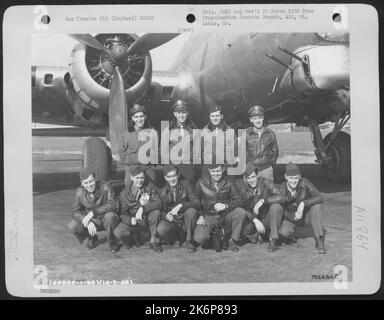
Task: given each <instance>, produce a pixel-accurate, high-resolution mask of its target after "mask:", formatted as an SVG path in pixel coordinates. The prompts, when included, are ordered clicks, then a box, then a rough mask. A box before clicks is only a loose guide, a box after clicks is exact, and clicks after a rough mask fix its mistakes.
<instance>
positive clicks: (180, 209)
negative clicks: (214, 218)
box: [157, 164, 200, 253]
mask: <svg viewBox="0 0 384 320" xmlns="http://www.w3.org/2000/svg"><path fill="white" fill-rule="evenodd" d="M163 174H164V178H165V180H166V181H167V185H166V186H165V187H164V188H162V189H161V190H160V192H159V193H160V198H161V201H162V204H163V217H162V218H163V220H161V222H160V223H159V225H158V227H157V233H158V235H159V237H160V238H161V239H170V238H172V236H174V235H179V237H178V238H179V241H182V239H180V238H181V236H180V235H181V234H183V233H184V232H185V233H186V242H187V250H188V252H189V253H193V252H195V251H196V247H195V245H194V244H193V241H192V240H193V238H192V236H193V231H194V229H195V225H196V221H197V218H198V210H199V209H200V200H199V199H198V198H197V196H196V194H195V192H194V191H193V188H192V186H191V184H190V182H189V181H188V180H180V175H179V172H178V168H177V167H176V166H175V165H172V164H170V165H166V166H164V168H163Z"/></svg>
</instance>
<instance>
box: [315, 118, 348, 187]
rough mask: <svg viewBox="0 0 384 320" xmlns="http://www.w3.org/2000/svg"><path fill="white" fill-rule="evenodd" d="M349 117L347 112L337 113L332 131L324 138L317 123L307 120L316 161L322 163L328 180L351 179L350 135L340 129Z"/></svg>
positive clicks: (342, 180) (346, 180)
mask: <svg viewBox="0 0 384 320" xmlns="http://www.w3.org/2000/svg"><path fill="white" fill-rule="evenodd" d="M349 118H350V115H349V112H348V113H347V112H345V113H343V114H340V115H338V117H337V119H336V121H335V125H334V128H333V130H332V132H331V133H329V134H327V135H326V137H325V138H324V140H323V137H322V135H321V132H320V128H319V126H318V124H317V123H316V122H314V121H311V120H308V124H309V127H310V129H311V133H312V142H313V145H314V146H315V155H316V158H317V162H319V163H320V164H321V165H322V167H323V169H324V170H325V173H326V176H327V178H328V180H330V181H334V182H349V181H350V180H351V136H350V135H349V134H348V133H346V132H343V131H341V129H342V128H343V127H344V125H345V124H346V123H347V122H348V120H349Z"/></svg>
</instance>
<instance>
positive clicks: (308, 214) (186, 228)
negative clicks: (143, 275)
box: [68, 100, 326, 253]
mask: <svg viewBox="0 0 384 320" xmlns="http://www.w3.org/2000/svg"><path fill="white" fill-rule="evenodd" d="M173 108H174V109H173V114H174V119H172V121H171V122H170V128H169V129H170V130H172V129H180V130H181V132H182V131H183V130H187V131H188V132H191V131H192V130H193V129H196V128H197V126H196V125H195V124H194V123H193V122H192V121H191V120H190V119H189V117H188V116H189V112H188V106H187V104H186V102H185V101H182V100H178V101H177V102H176V103H175V105H174V106H173ZM209 111H210V117H209V119H210V120H209V123H208V124H207V125H206V126H205V127H204V128H203V130H211V131H216V132H217V131H220V130H222V131H225V130H227V129H228V128H229V126H228V125H227V124H226V123H225V121H224V119H223V114H222V111H221V108H220V106H218V105H215V106H213V107H211V108H210V110H209ZM248 114H249V118H250V122H251V124H252V125H251V126H250V127H249V128H248V129H247V130H246V142H247V146H246V151H247V153H246V155H247V165H246V169H245V172H244V174H243V176H244V182H245V187H243V188H241V190H239V189H238V187H237V185H236V183H235V182H234V179H233V178H232V177H230V176H227V175H226V174H225V171H226V170H225V165H223V164H217V163H216V160H215V155H214V154H213V155H212V164H209V165H204V169H203V172H202V173H201V177H200V178H199V179H198V181H197V182H195V179H196V177H197V172H196V170H197V166H196V165H193V164H191V165H186V164H184V165H174V164H169V165H165V166H163V167H162V174H163V176H164V179H165V181H166V184H165V186H164V187H162V188H160V189H158V188H156V185H155V183H154V182H155V180H156V179H155V174H154V169H153V166H150V165H141V164H140V163H139V160H138V155H137V154H138V150H139V149H140V144H141V142H140V141H139V139H138V134H139V132H140V131H141V130H143V129H144V128H148V127H149V125H148V122H147V119H146V117H147V115H146V110H145V107H143V106H141V105H135V106H134V107H133V108H132V109H131V110H130V116H131V120H132V121H131V122H130V123H129V125H128V130H127V131H126V132H125V134H124V136H123V137H122V142H121V155H120V157H121V159H122V160H123V161H124V163H125V168H126V170H125V188H124V189H123V190H122V191H121V193H120V195H119V201H118V202H117V203H116V202H115V199H114V191H113V188H112V187H111V185H110V183H109V182H106V181H99V180H97V179H96V177H95V174H94V172H92V170H91V169H90V168H83V169H82V170H81V171H80V181H81V186H80V187H79V188H78V189H77V190H76V195H75V200H74V205H73V214H72V218H73V219H72V220H71V221H70V222H69V225H68V227H69V229H70V230H71V232H72V233H73V234H74V235H75V236H76V237H77V239H78V240H79V242H80V243H83V242H84V241H85V240H86V239H88V242H87V248H88V249H93V248H94V247H95V246H96V244H97V240H98V237H97V232H98V231H100V230H106V232H107V240H108V243H109V246H110V249H111V251H112V252H116V251H118V250H119V248H120V247H121V245H123V246H124V247H126V248H130V247H131V246H132V245H141V244H142V243H144V242H146V241H148V240H149V243H150V248H151V249H152V250H154V251H155V252H162V251H163V249H162V247H161V244H162V243H164V242H168V243H173V242H174V241H176V240H178V241H179V244H181V243H182V242H184V240H185V242H186V245H187V251H188V252H189V253H193V252H195V251H196V248H197V247H198V246H199V245H201V246H202V247H203V248H209V247H212V239H214V238H215V236H216V235H217V234H218V232H217V230H222V231H223V232H222V233H221V235H222V238H221V240H222V241H223V243H224V245H225V247H226V248H228V249H229V250H231V251H234V252H236V251H238V250H239V242H243V241H249V242H251V243H254V244H256V243H258V242H263V241H267V242H269V245H268V251H269V252H274V251H276V250H277V246H278V244H279V242H281V241H285V242H287V243H292V242H293V243H294V242H296V238H295V226H296V225H304V224H305V225H310V226H311V227H312V229H313V234H314V237H315V247H316V249H317V251H318V252H319V253H325V252H326V251H325V246H324V229H323V224H322V205H321V204H322V202H323V200H322V198H321V196H320V193H319V192H318V190H317V189H316V188H315V187H314V186H313V184H312V183H311V182H310V181H308V179H306V178H304V177H302V176H301V173H300V169H299V167H298V166H297V165H296V164H293V163H289V164H287V166H286V171H285V179H286V181H285V182H283V183H282V184H281V185H280V186H276V185H275V184H274V183H273V166H274V165H275V163H276V160H277V158H278V146H277V141H276V136H275V134H274V132H273V131H272V130H271V129H269V128H267V127H265V126H264V110H263V108H262V107H260V106H254V107H251V108H250V109H249V112H248ZM191 137H192V134H191ZM171 143H172V142H170V144H171ZM224 146H225V147H228V144H226V143H225V144H224ZM211 150H213V151H214V150H216V147H213V148H212V149H211Z"/></svg>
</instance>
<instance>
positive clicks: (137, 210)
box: [114, 165, 163, 252]
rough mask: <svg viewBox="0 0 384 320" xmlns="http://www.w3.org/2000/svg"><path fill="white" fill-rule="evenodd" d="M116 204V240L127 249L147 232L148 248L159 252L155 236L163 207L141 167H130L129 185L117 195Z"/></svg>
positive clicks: (143, 168)
mask: <svg viewBox="0 0 384 320" xmlns="http://www.w3.org/2000/svg"><path fill="white" fill-rule="evenodd" d="M119 203H120V218H121V222H120V224H119V225H118V226H117V227H116V229H115V230H114V234H115V236H116V237H117V238H118V239H119V240H120V241H121V242H122V243H123V245H124V246H125V247H126V248H130V247H131V246H132V244H133V242H134V240H135V239H139V238H140V237H143V234H144V232H146V231H147V229H149V232H150V237H151V238H150V248H151V249H152V250H154V251H155V252H162V251H163V250H162V248H161V246H160V239H159V238H158V236H157V232H156V229H157V225H158V224H159V222H160V219H161V211H160V210H161V207H162V205H161V201H160V198H159V195H158V193H157V190H156V187H155V185H154V184H153V183H152V182H150V181H148V179H147V177H146V176H145V167H144V166H140V165H135V166H131V168H130V183H128V184H127V185H126V187H125V188H124V189H123V190H122V191H121V192H120V197H119Z"/></svg>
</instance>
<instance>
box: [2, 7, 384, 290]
mask: <svg viewBox="0 0 384 320" xmlns="http://www.w3.org/2000/svg"><path fill="white" fill-rule="evenodd" d="M215 8H216V9H217V10H216V11H207V10H202V12H203V17H204V12H205V17H206V18H203V26H204V21H205V23H206V24H209V23H211V22H209V21H211V20H212V21H213V19H214V18H215V19H217V18H219V19H224V18H221V17H225V16H226V15H229V17H230V14H231V12H232V13H233V14H235V13H236V10H232V11H231V10H230V9H226V11H220V10H218V9H219V8H218V7H215ZM228 10H230V11H228ZM242 10H243V9H242ZM272 11H273V10H272ZM272 11H269V12H272ZM42 12H43V11H42ZM111 12H112V11H108V12H106V13H105V15H103V12H99V15H98V16H97V19H98V20H100V19H104V20H106V21H108V20H109V21H110V20H111V19H112V20H119V21H120V23H123V21H129V20H130V19H132V20H135V19H136V16H135V18H133V17H131V16H130V15H128V14H126V15H125V14H123V13H122V12H113V14H110V13H111ZM252 12H253V11H252ZM282 12H283V11H281V10H280V11H279V14H282ZM284 12H286V13H287V12H288V11H284ZM300 12H301V13H303V12H304V13H306V12H310V11H309V9H308V10H307V11H305V10H304V11H300ZM330 12H332V11H330ZM216 13H217V15H216ZM349 13H350V12H349ZM220 14H222V16H220ZM236 14H239V15H240V17H242V15H245V14H246V13H245V11H244V10H243V11H241V12H240V13H239V12H237V13H236ZM252 14H254V15H256V14H257V11H255V12H253V13H252ZM79 16H80V17H81V14H78V15H77V19H78V17H79ZM89 16H91V15H89ZM261 16H262V15H261ZM47 17H48V16H43V17H42V18H41V21H42V22H41V23H42V24H46V25H48V26H49V23H50V18H49V17H48V18H47ZM62 17H63V18H64V19H65V21H66V22H68V21H69V22H70V19H71V18H73V17H75V18H74V19H76V14H74V15H73V16H72V17H69V16H67V15H63V16H62ZM198 17H200V16H199V15H198ZM211 17H212V19H211ZM273 17H274V16H273V15H271V16H270V17H269V18H268V19H274V18H273ZM298 17H299V18H300V15H298ZM350 18H351V16H350ZM82 19H85V17H83V18H82ZM87 19H88V18H87ZM89 19H91V18H89ZM188 19H190V18H188ZM231 19H233V18H231ZM240 19H241V18H240ZM249 19H250V18H249ZM263 19H267V16H265V17H263ZM333 19H334V21H338V20H337V19H336V18H333ZM90 21H92V20H90ZM191 21H192V20H191ZM350 21H351V20H350ZM69 22H68V23H69ZM86 22H87V23H88V22H89V21H86ZM51 23H52V22H51ZM82 23H84V21H82ZM89 23H90V22H89ZM110 23H112V22H111V21H110ZM127 23H128V22H127ZM132 23H133V22H132ZM187 23H190V21H189V20H188V22H187ZM200 23H201V21H200ZM212 23H213V22H212ZM333 23H336V22H333ZM190 25H191V28H192V23H190ZM218 26H219V25H218ZM48 28H49V27H48ZM196 29H197V30H199V31H195V30H193V28H192V30H193V31H191V30H188V29H186V28H184V29H181V28H179V29H178V32H175V31H171V32H160V30H161V29H156V28H153V30H152V32H146V31H147V30H148V28H147V29H143V31H142V32H136V30H137V28H135V29H134V30H135V31H134V32H132V31H130V30H129V28H125V29H123V30H122V28H121V27H120V28H116V32H114V31H113V29H111V27H109V28H106V30H105V32H103V31H102V32H100V28H97V31H92V28H91V29H90V32H85V31H84V28H79V31H76V32H74V31H73V30H74V28H71V29H70V30H68V32H63V31H62V29H58V30H59V31H55V32H43V31H40V32H33V30H31V31H32V32H31V35H30V50H29V51H27V52H26V53H27V54H30V57H26V59H27V63H26V65H28V64H29V70H28V72H26V74H25V76H29V79H30V80H29V81H30V82H29V83H30V88H29V89H28V91H26V92H27V93H25V94H26V95H28V96H29V101H30V111H29V112H30V122H29V123H30V130H29V131H28V132H29V136H27V137H26V139H28V141H30V142H31V148H30V149H28V148H27V151H26V152H27V156H28V158H27V159H30V162H29V165H28V166H27V170H31V172H30V180H31V183H32V185H31V187H32V194H31V195H29V196H28V197H29V199H30V201H31V203H32V206H31V208H30V210H31V212H30V213H29V214H28V219H27V222H28V223H29V224H30V227H29V228H27V229H22V230H27V235H24V236H28V237H29V238H28V239H30V241H29V245H30V247H31V250H28V259H31V263H32V266H33V276H32V277H33V283H31V285H33V286H34V287H35V288H36V289H38V288H40V290H43V291H41V292H42V293H44V289H47V288H59V289H58V291H57V293H60V288H61V289H62V288H69V287H74V288H80V287H82V290H84V289H85V288H87V287H88V288H89V289H91V288H92V287H96V286H99V285H103V286H116V287H120V288H121V287H122V288H123V290H126V292H129V293H127V294H128V295H141V294H142V291H140V293H138V292H136V293H135V292H133V291H132V290H133V289H130V288H133V287H134V286H135V285H147V286H146V289H145V290H148V291H146V293H144V295H151V292H152V291H151V290H152V289H151V288H152V287H151V285H184V286H185V287H184V289H183V290H182V292H184V294H185V293H186V292H188V286H190V288H193V285H230V284H236V292H237V293H239V292H241V287H242V286H244V288H245V287H246V286H247V290H249V291H247V292H251V293H252V292H255V291H253V288H254V289H255V290H256V289H257V288H261V287H258V286H259V285H263V284H267V285H268V284H273V285H275V286H276V288H277V287H278V286H284V285H291V284H298V285H309V286H310V285H314V286H316V285H319V286H324V287H321V288H322V289H321V290H325V291H324V292H328V291H326V290H331V289H330V288H334V289H333V290H335V291H337V290H339V289H347V288H348V284H351V283H353V282H354V280H355V279H357V278H356V277H355V272H356V270H360V269H359V268H360V267H356V263H357V262H356V261H357V257H358V255H356V252H355V250H357V249H356V247H359V249H358V250H360V251H363V252H365V251H369V248H368V247H369V241H368V228H366V227H364V225H363V221H364V219H366V215H365V213H364V212H365V211H366V209H365V208H364V207H363V206H361V205H359V201H358V200H355V193H354V192H355V191H353V190H355V189H354V188H353V183H354V181H357V180H353V179H354V178H353V177H354V175H355V174H362V173H363V172H364V171H365V170H366V169H367V170H368V169H369V168H368V167H369V166H370V164H369V160H372V161H376V157H375V155H374V154H373V153H372V157H371V158H369V157H367V159H366V162H364V166H361V167H359V168H356V167H354V166H353V164H354V161H355V160H354V157H353V156H352V152H351V150H352V149H353V150H354V152H355V151H356V150H357V148H358V146H357V143H359V144H362V142H361V141H362V138H363V137H362V135H361V132H362V131H361V129H360V131H358V135H357V136H358V137H356V138H355V136H354V135H355V128H356V127H355V124H357V123H359V125H361V121H360V119H358V118H355V117H354V115H355V114H354V112H351V110H353V108H352V105H353V99H352V97H353V94H354V90H355V92H357V91H358V90H359V88H358V87H357V86H356V85H351V83H353V81H352V79H353V78H352V73H351V70H352V64H351V61H353V63H356V64H357V63H358V61H356V59H355V60H352V59H351V55H352V54H351V52H352V46H353V38H352V36H351V34H352V33H351V32H350V30H349V28H346V29H342V28H339V29H337V28H334V30H333V31H332V30H331V31H332V32H329V29H330V28H328V29H325V28H319V29H318V30H315V31H313V30H314V28H313V27H311V28H308V30H305V29H301V30H300V32H291V31H289V29H287V31H284V28H276V30H274V29H273V28H270V30H268V31H266V29H260V31H261V32H259V30H258V29H257V28H255V27H252V24H251V23H250V24H249V26H248V27H242V28H241V29H240V28H237V29H236V30H232V31H231V29H226V30H225V31H223V29H222V27H221V26H220V28H217V30H216V31H215V29H209V31H206V30H204V29H203V30H201V31H200V29H199V28H196ZM239 29H240V31H241V32H239ZM93 30H95V29H93ZM111 30H112V31H111ZM124 30H126V32H125V31H124ZM171 30H175V29H171ZM324 30H326V32H324ZM356 48H357V46H356V45H355V50H356ZM354 77H356V74H355V76H354ZM20 94H24V92H20ZM360 94H361V93H360ZM365 107H366V110H367V113H368V112H369V108H368V106H365ZM6 119H7V118H5V120H6ZM352 123H353V124H354V125H353V126H352ZM364 125H365V126H369V123H364ZM372 125H375V124H374V123H373V122H372ZM357 126H358V125H357ZM19 138H20V137H19ZM22 139H23V138H22ZM363 139H364V138H363ZM366 139H368V138H366ZM353 141H355V144H354V142H353ZM375 141H376V140H375ZM356 146H357V148H356ZM372 148H373V149H374V148H375V145H374V144H373V145H372ZM28 161H29V160H28ZM374 164H376V162H374V163H372V166H371V169H372V168H373V167H374ZM15 170H16V171H17V170H18V169H17V167H14V168H13V170H12V173H14V172H15ZM20 170H21V168H20ZM360 170H361V172H360V173H359V171H360ZM360 187H361V184H360ZM375 190H376V186H375ZM12 192H16V190H13V191H12ZM367 192H368V191H367ZM356 199H357V198H356ZM377 200H378V199H377ZM375 203H376V202H375ZM12 210H13V211H12ZM9 211H10V212H12V213H11V214H8V217H9V218H8V224H6V226H7V225H8V226H9V225H10V226H11V227H12V228H11V229H10V230H15V229H14V228H16V227H15V226H16V225H19V227H17V231H13V233H12V232H11V233H10V239H11V240H10V242H8V247H7V250H8V251H9V252H10V254H11V255H10V257H13V256H12V254H15V256H17V250H16V249H15V248H16V247H17V245H18V244H17V243H15V239H16V238H17V236H18V233H19V232H20V230H21V227H20V220H21V221H24V219H26V218H25V217H22V214H21V212H19V211H17V210H16V209H9ZM12 214H13V215H12ZM375 214H376V213H375ZM359 219H360V220H359ZM371 219H372V217H371ZM358 221H360V222H358ZM370 221H372V220H370ZM379 221H380V220H377V222H379ZM358 223H361V226H360V225H359V224H358ZM12 239H13V240H12ZM356 239H357V240H356ZM369 239H372V238H369ZM356 241H358V242H357V243H356ZM370 241H372V240H370ZM371 244H372V242H371ZM13 249H14V250H13ZM360 251H359V252H360ZM371 252H372V250H371ZM358 254H359V253H358ZM378 258H379V257H378ZM359 263H361V260H360V262H359ZM355 268H357V269H355ZM30 272H31V274H32V270H31V271H30ZM359 274H360V273H359ZM41 288H42V289H41ZM139 288H140V287H139ZM170 288H173V287H170ZM217 288H220V287H216V289H215V290H217ZM281 288H283V287H281ZM319 288H320V287H319ZM291 289H292V290H293V287H292V288H291ZM130 290H131V291H130ZM140 290H141V289H140ZM156 290H157V289H156ZM159 290H161V289H159ZM164 290H168V289H167V287H166V286H165V287H164ZM191 290H192V289H191ZM219 290H220V289H219ZM268 290H269V291H268V293H271V290H270V288H269V289H268ZM284 290H285V289H284ZM308 290H310V289H308ZM321 290H320V289H319V292H320V291H321ZM156 292H157V293H156V294H159V291H156ZM193 292H194V293H195V294H196V291H193ZM215 292H216V293H219V292H217V291H215ZM230 292H231V291H228V292H227V294H229V293H230ZM266 292H267V291H266ZM306 292H310V291H306ZM280 293H281V292H276V293H275V294H280ZM313 293H316V291H314V292H313ZM164 294H168V295H169V294H171V295H172V294H173V291H172V289H170V291H169V292H163V293H160V294H159V295H164ZM210 294H211V293H210ZM219 294H220V293H219ZM247 294H249V293H247ZM258 294H263V292H260V291H258ZM272 294H273V293H272ZM293 294H294V293H293Z"/></svg>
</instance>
